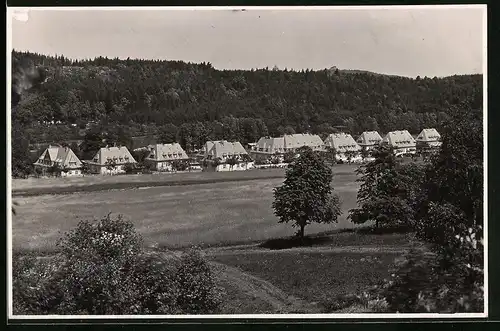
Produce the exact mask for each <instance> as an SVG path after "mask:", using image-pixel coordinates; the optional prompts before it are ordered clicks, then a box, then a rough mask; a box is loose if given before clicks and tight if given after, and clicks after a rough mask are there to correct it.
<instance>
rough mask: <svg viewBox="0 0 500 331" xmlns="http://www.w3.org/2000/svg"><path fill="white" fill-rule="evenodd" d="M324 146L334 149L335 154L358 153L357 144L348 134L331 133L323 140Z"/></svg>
mask: <svg viewBox="0 0 500 331" xmlns="http://www.w3.org/2000/svg"><path fill="white" fill-rule="evenodd" d="M325 145H326V146H330V147H332V148H334V149H335V150H336V151H337V152H341V153H343V152H347V151H353V152H356V151H359V150H360V149H361V147H359V145H358V143H357V142H356V141H355V140H354V138H353V137H352V136H351V135H350V134H348V133H332V134H330V135H328V137H327V138H326V139H325Z"/></svg>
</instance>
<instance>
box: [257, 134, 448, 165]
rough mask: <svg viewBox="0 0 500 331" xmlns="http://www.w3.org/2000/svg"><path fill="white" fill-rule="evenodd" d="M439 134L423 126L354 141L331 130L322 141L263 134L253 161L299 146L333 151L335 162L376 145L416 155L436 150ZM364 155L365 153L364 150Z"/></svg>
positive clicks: (314, 137) (353, 157) (352, 158)
mask: <svg viewBox="0 0 500 331" xmlns="http://www.w3.org/2000/svg"><path fill="white" fill-rule="evenodd" d="M440 139H441V136H440V135H439V133H438V132H437V130H436V129H424V130H422V132H420V134H419V135H418V136H417V137H416V138H414V137H413V136H412V135H411V134H410V133H409V132H408V131H407V130H400V131H391V132H389V133H387V134H386V135H385V137H384V138H382V136H381V135H380V134H379V133H378V132H377V131H366V132H363V133H362V134H361V135H360V136H359V137H358V139H357V140H355V139H354V138H353V137H352V136H351V135H350V134H348V133H332V134H330V135H328V136H327V137H326V139H325V141H322V140H321V138H320V137H319V136H318V135H311V134H292V135H284V136H282V137H278V138H272V137H262V138H260V140H259V141H258V142H257V143H256V144H255V145H253V146H252V148H251V154H252V157H253V158H254V159H256V160H262V159H268V158H269V157H270V156H271V155H284V154H286V153H287V152H296V150H297V149H298V148H300V147H302V146H309V147H310V148H312V149H313V150H315V151H326V150H327V149H328V148H331V149H333V150H335V152H336V155H335V157H336V159H337V160H338V161H344V162H346V161H354V162H355V161H361V160H362V158H363V157H362V154H363V153H362V151H366V152H368V153H369V152H370V151H371V150H372V149H374V148H375V147H376V146H378V145H380V144H385V145H388V146H391V147H392V149H393V151H394V153H395V154H396V155H403V154H415V153H416V152H417V149H418V150H420V151H426V150H435V149H436V148H439V146H440V145H441V141H440ZM365 155H366V153H365Z"/></svg>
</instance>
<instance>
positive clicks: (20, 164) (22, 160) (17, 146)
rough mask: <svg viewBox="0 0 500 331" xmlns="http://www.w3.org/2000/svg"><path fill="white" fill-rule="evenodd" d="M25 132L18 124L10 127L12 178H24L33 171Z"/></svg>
mask: <svg viewBox="0 0 500 331" xmlns="http://www.w3.org/2000/svg"><path fill="white" fill-rule="evenodd" d="M28 137H29V136H28V133H27V132H26V130H25V129H24V128H23V127H22V126H21V125H19V124H16V123H13V125H12V140H11V141H12V144H11V148H12V168H11V169H12V176H13V177H14V178H17V177H20V178H26V177H28V175H30V174H31V173H32V171H33V165H32V164H31V162H30V155H29V139H28Z"/></svg>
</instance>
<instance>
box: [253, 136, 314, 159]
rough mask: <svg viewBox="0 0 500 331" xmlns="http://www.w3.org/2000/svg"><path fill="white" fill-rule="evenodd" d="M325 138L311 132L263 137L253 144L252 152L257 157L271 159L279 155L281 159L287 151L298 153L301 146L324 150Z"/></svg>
mask: <svg viewBox="0 0 500 331" xmlns="http://www.w3.org/2000/svg"><path fill="white" fill-rule="evenodd" d="M323 145H324V144H323V140H321V138H320V136H318V135H315V134H309V133H296V134H286V135H284V136H282V137H261V138H260V139H259V141H258V142H257V144H256V145H255V146H253V148H252V150H251V154H252V156H253V157H254V158H255V159H259V160H264V159H267V160H269V159H270V158H271V157H273V156H276V155H277V156H279V157H280V159H281V161H282V159H283V155H284V154H285V153H287V152H292V153H296V152H297V150H298V149H299V148H301V147H304V146H308V147H310V148H311V149H312V150H313V151H322V150H324V146H323Z"/></svg>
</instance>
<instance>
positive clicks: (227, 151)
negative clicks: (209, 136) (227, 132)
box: [205, 140, 248, 158]
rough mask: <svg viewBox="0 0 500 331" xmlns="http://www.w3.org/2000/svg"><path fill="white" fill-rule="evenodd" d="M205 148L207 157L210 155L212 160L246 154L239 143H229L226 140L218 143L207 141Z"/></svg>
mask: <svg viewBox="0 0 500 331" xmlns="http://www.w3.org/2000/svg"><path fill="white" fill-rule="evenodd" d="M205 147H207V149H206V150H207V152H206V154H205V155H206V156H207V155H211V156H212V157H213V158H217V157H219V158H223V157H224V155H225V156H229V155H241V154H248V153H247V151H246V150H245V148H243V146H242V145H241V143H240V142H238V141H235V142H229V141H226V140H218V141H208V142H207V143H206V144H205Z"/></svg>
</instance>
